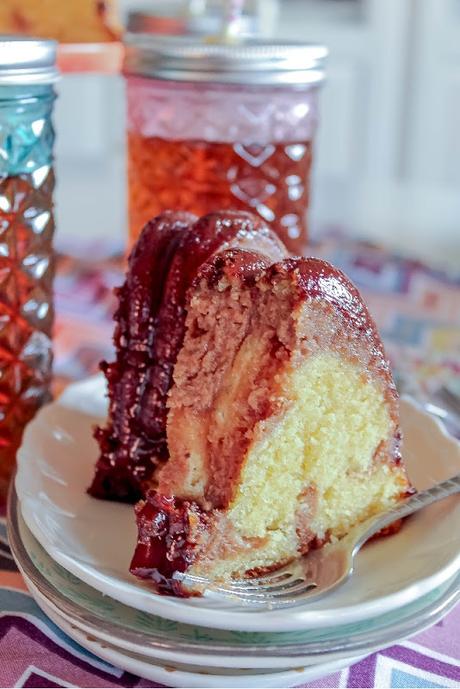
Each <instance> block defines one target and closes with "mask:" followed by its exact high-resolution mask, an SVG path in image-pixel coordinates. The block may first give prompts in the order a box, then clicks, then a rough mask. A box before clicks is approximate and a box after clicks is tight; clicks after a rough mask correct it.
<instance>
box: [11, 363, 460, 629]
mask: <svg viewBox="0 0 460 689" xmlns="http://www.w3.org/2000/svg"><path fill="white" fill-rule="evenodd" d="M104 395H105V386H104V382H103V379H102V378H101V377H95V378H92V379H89V380H88V381H85V382H83V383H79V384H76V385H73V386H71V387H69V388H68V389H67V390H66V392H65V393H64V395H63V396H62V397H61V398H60V399H59V400H58V401H57V402H55V403H53V404H51V405H49V406H48V407H45V408H44V409H43V410H42V411H41V412H40V413H39V414H38V415H37V417H36V418H35V420H34V421H33V422H32V423H31V424H30V425H29V426H28V428H27V430H26V433H25V436H24V441H23V445H22V447H21V449H20V451H19V453H18V473H17V477H16V488H17V492H18V496H19V499H20V501H21V509H22V514H23V516H24V520H25V522H26V524H27V526H28V527H29V528H30V530H31V531H32V533H33V534H34V536H35V537H36V538H37V540H38V541H39V542H40V543H41V544H42V545H43V547H44V548H45V550H46V551H47V552H48V553H49V554H50V556H51V557H52V558H53V559H54V560H56V562H58V563H59V564H61V565H62V566H63V567H65V568H66V569H67V570H68V571H69V572H71V573H72V574H74V575H75V576H77V577H79V578H80V579H82V580H83V581H84V582H86V583H87V584H89V585H90V586H93V587H94V588H96V589H97V590H99V591H100V592H101V593H104V594H106V595H109V596H111V597H112V598H115V599H116V600H119V601H121V602H122V603H125V604H126V605H129V606H132V607H134V608H137V609H139V610H143V611H145V612H150V613H153V614H156V615H161V616H162V617H166V618H168V619H171V620H177V621H179V622H185V623H187V624H194V625H203V626H210V627H215V628H220V629H236V630H243V631H266V630H267V629H270V630H271V631H292V630H299V629H307V628H311V629H313V628H316V629H318V628H325V627H328V626H333V625H334V624H336V622H337V619H338V618H339V619H340V621H341V623H342V624H346V623H352V622H357V621H360V620H364V619H368V618H370V617H374V616H376V615H381V614H383V613H385V612H387V611H389V610H393V609H395V608H397V607H399V606H401V605H404V604H407V603H409V602H411V601H413V600H415V599H417V598H419V597H420V596H422V595H424V594H425V593H427V592H429V591H430V590H432V589H434V588H435V587H437V586H440V585H441V584H442V583H443V582H445V581H447V580H448V579H449V578H450V577H452V576H453V575H454V574H455V573H456V572H457V571H458V569H459V568H460V499H459V497H458V496H455V497H453V498H449V499H447V500H444V501H442V502H441V503H438V504H436V505H432V506H431V507H429V508H427V509H425V510H423V511H422V512H421V513H419V514H417V515H415V516H414V517H412V518H411V519H410V520H408V521H407V522H406V523H405V525H404V527H403V529H402V530H401V532H400V533H399V534H397V535H396V536H393V537H391V538H387V539H381V540H377V541H374V542H372V543H370V544H369V545H368V546H366V548H364V549H363V550H362V551H361V553H360V554H359V556H358V558H357V561H356V569H355V573H354V575H353V577H352V578H351V579H350V580H349V581H348V582H347V583H346V584H344V585H343V586H342V587H340V588H339V589H337V591H334V592H332V593H331V594H330V595H328V596H327V597H325V598H323V599H320V600H318V601H316V602H312V603H305V605H304V606H302V607H297V608H294V609H289V610H276V611H262V610H254V609H248V608H244V607H242V606H241V605H238V604H237V603H233V602H230V601H229V600H227V599H224V598H222V597H221V596H219V595H218V594H216V593H207V594H206V595H205V596H204V597H203V598H194V599H193V598H192V599H175V598H168V597H166V596H159V595H157V594H155V593H153V592H152V591H151V589H150V588H149V586H148V585H147V584H145V583H143V582H139V581H137V580H136V579H135V578H134V577H132V576H131V575H130V574H129V571H128V568H129V562H130V558H131V555H132V552H133V546H134V543H135V538H136V528H135V522H134V513H133V510H132V508H131V507H130V506H127V505H120V504H115V503H108V502H102V501H98V500H94V499H93V498H90V497H89V496H88V495H87V494H86V487H87V486H88V485H89V483H90V481H91V476H92V471H93V466H94V463H95V461H96V458H97V446H96V443H95V441H94V440H93V438H92V428H93V427H94V425H95V424H97V423H100V422H101V421H102V420H103V418H104V415H105V410H106V402H105V397H104ZM401 420H402V426H403V432H404V436H405V441H404V458H405V461H406V464H407V467H408V470H409V474H410V476H411V479H412V481H413V482H414V484H415V486H416V487H417V488H419V489H423V488H427V487H429V486H430V485H432V484H433V483H435V482H437V481H441V480H443V479H445V478H448V477H450V476H452V475H454V474H456V473H458V472H459V471H460V446H459V444H458V443H457V442H456V441H455V440H454V439H453V438H451V437H449V436H448V435H447V434H446V433H445V432H444V431H443V429H442V427H441V426H440V425H439V424H438V423H437V422H436V421H434V419H433V418H432V417H430V416H429V415H428V414H426V413H425V412H423V411H422V410H421V409H420V408H419V407H418V406H417V405H416V404H414V403H413V402H410V401H409V400H404V401H403V402H402V405H401Z"/></svg>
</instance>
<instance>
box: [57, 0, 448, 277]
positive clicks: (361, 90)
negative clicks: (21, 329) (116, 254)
mask: <svg viewBox="0 0 460 689" xmlns="http://www.w3.org/2000/svg"><path fill="white" fill-rule="evenodd" d="M217 5H219V3H218V2H216V1H214V2H209V1H208V2H204V1H203V0H192V2H184V1H183V0H177V1H176V0H165V1H163V2H158V1H156V0H119V11H120V13H121V19H122V23H123V25H124V26H128V25H129V26H130V28H131V29H139V28H142V29H143V30H146V29H148V30H153V31H172V32H176V33H181V32H183V31H198V32H200V31H205V32H207V31H209V30H211V31H212V30H213V28H215V27H216V22H217V16H216V13H217V11H218V9H219V8H218V7H217ZM203 10H205V14H203ZM244 29H245V31H246V32H247V33H252V32H254V31H258V32H261V33H262V34H264V35H266V36H273V37H276V38H289V39H296V38H298V39H302V40H305V39H306V40H311V41H315V42H320V43H325V44H326V45H327V46H328V47H329V49H330V58H329V61H328V66H327V73H328V79H327V83H326V85H325V87H324V89H323V92H322V96H321V126H320V131H319V135H318V137H317V140H316V150H315V153H316V155H315V164H314V165H315V167H314V178H313V206H312V209H311V229H312V234H313V235H315V234H317V233H319V232H321V231H323V230H324V228H327V229H328V230H330V229H331V228H338V229H341V230H345V231H346V232H347V233H348V234H349V235H351V236H357V237H361V238H366V239H369V240H370V241H378V242H383V243H385V244H387V245H388V246H389V247H392V248H396V249H397V250H398V251H401V252H403V253H405V254H410V255H411V256H413V257H417V258H421V259H425V260H429V261H430V262H431V263H434V264H442V265H443V266H445V267H449V266H450V267H451V268H455V267H457V268H458V266H459V265H460V193H459V189H460V127H459V122H460V0H423V1H420V0H248V1H247V2H246V5H245V18H244ZM58 91H59V99H58V102H57V106H56V114H55V122H56V129H57V134H58V138H57V148H56V155H57V178H58V186H57V226H58V233H57V246H58V248H65V249H66V250H67V251H69V250H70V251H72V244H74V243H75V242H74V240H75V238H79V239H82V238H83V237H88V238H91V240H97V241H99V240H101V242H104V239H105V238H107V237H109V236H110V237H111V238H113V239H117V240H119V242H120V245H121V244H122V243H124V241H125V235H126V193H125V140H124V139H125V134H124V133H125V119H124V118H125V100H124V84H123V80H122V78H121V77H119V76H114V75H112V76H100V75H95V74H85V75H78V74H75V75H71V74H68V75H66V76H65V77H64V78H63V80H62V81H61V82H60V84H59V86H58ZM75 247H76V248H75V249H74V250H75V251H78V248H77V245H75Z"/></svg>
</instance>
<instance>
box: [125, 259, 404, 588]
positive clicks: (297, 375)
mask: <svg viewBox="0 0 460 689" xmlns="http://www.w3.org/2000/svg"><path fill="white" fill-rule="evenodd" d="M271 263H272V261H271V260H267V259H265V258H264V257H263V256H261V255H260V254H258V253H251V252H247V251H243V250H240V249H233V250H232V249H230V250H226V251H223V252H220V253H218V254H217V255H215V256H214V257H213V258H212V259H211V260H209V261H208V262H207V263H206V264H205V265H203V266H202V267H201V269H200V270H199V272H198V274H197V276H196V278H195V280H194V282H193V284H192V287H191V288H190V290H189V292H188V295H187V299H188V300H187V303H186V314H187V315H186V321H185V337H184V338H183V342H182V345H181V347H180V350H179V352H178V356H177V361H176V363H175V366H174V374H173V378H174V384H173V385H172V387H171V389H170V391H169V401H168V406H169V413H168V417H167V443H168V449H169V459H168V461H167V462H166V463H163V464H162V465H161V466H160V467H159V468H158V469H157V470H156V473H155V481H156V487H155V490H152V491H149V492H148V493H147V495H146V498H145V499H144V500H143V501H141V502H140V503H139V504H138V505H137V507H136V513H137V522H138V527H139V540H138V544H137V548H136V551H135V554H134V557H133V561H132V565H131V571H132V572H133V573H134V574H136V575H137V576H140V577H142V578H147V579H150V580H151V581H152V582H154V585H155V587H156V589H157V590H159V591H160V592H167V593H173V594H176V595H187V594H188V593H189V592H190V588H188V587H187V583H186V582H185V583H181V582H180V581H178V579H177V577H176V576H175V575H176V574H177V573H178V572H186V573H188V574H192V575H198V576H205V577H207V578H210V579H212V580H220V579H226V578H230V577H235V576H237V577H241V576H243V577H244V576H251V575H254V574H255V573H261V572H265V571H269V570H273V569H276V568H277V567H279V566H281V565H282V564H284V563H287V562H288V561H290V560H292V559H294V558H296V557H298V556H299V554H303V553H306V552H307V551H308V550H309V549H311V548H314V547H319V546H321V545H322V544H324V543H325V542H327V541H328V540H331V539H335V538H340V537H341V536H343V535H344V534H346V533H347V532H348V531H349V530H350V528H351V527H353V526H354V525H355V524H357V523H358V522H360V521H362V520H365V519H366V518H368V517H369V516H371V515H372V514H374V513H377V512H379V511H381V510H385V509H387V508H389V507H390V506H391V505H392V504H394V503H395V502H396V501H397V500H399V499H400V498H401V497H402V496H404V495H405V494H406V492H407V491H408V490H409V487H410V486H409V482H408V479H407V476H406V473H405V470H404V466H403V464H402V461H401V455H400V438H401V434H400V428H399V419H398V401H397V393H396V390H395V387H394V384H393V381H392V377H391V373H390V370H389V366H388V363H387V360H386V358H385V354H384V351H383V347H382V344H381V341H380V338H379V336H378V334H377V331H376V328H375V325H374V323H373V321H372V319H371V317H370V315H369V313H368V311H367V309H366V307H365V305H364V304H363V302H362V299H361V297H360V295H359V293H358V291H357V290H356V288H355V287H354V286H353V285H352V284H351V283H350V281H349V280H348V279H347V278H346V277H345V276H344V275H343V273H341V272H340V271H339V270H337V269H336V268H334V267H332V266H331V265H329V264H328V263H325V262H324V261H321V260H318V259H314V258H297V259H285V260H282V261H279V262H277V263H274V264H271Z"/></svg>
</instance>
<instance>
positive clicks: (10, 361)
mask: <svg viewBox="0 0 460 689" xmlns="http://www.w3.org/2000/svg"><path fill="white" fill-rule="evenodd" d="M55 53H56V50H55V44H54V42H53V41H41V40H34V39H22V38H12V37H6V36H3V37H2V36H0V495H1V494H4V493H5V491H6V488H7V485H8V480H9V478H10V476H11V472H12V469H13V467H14V460H15V454H16V450H17V448H18V446H19V444H20V441H21V437H22V432H23V429H24V426H25V424H26V423H27V422H28V421H29V420H30V419H31V418H32V416H33V415H34V413H35V412H36V410H37V409H38V407H39V406H40V405H41V404H42V403H43V402H44V401H45V400H46V399H47V397H48V395H49V384H50V376H51V363H52V347H51V327H52V321H53V305H52V279H53V250H52V240H53V232H54V221H53V187H54V175H53V167H52V162H53V161H52V151H53V140H54V132H53V126H52V123H51V111H52V108H53V102H54V98H55V94H54V90H53V86H52V84H53V82H54V81H55V80H56V69H55V66H54V65H55Z"/></svg>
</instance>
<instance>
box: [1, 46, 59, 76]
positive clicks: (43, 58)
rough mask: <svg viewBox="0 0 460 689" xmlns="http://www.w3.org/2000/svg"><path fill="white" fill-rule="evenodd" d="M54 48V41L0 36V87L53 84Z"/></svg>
mask: <svg viewBox="0 0 460 689" xmlns="http://www.w3.org/2000/svg"><path fill="white" fill-rule="evenodd" d="M56 47H57V43H56V41H48V40H43V39H41V38H25V37H24V36H8V35H4V34H0V86H4V85H12V86H14V85H21V84H52V83H53V82H55V81H56V80H57V78H58V70H57V68H56Z"/></svg>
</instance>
